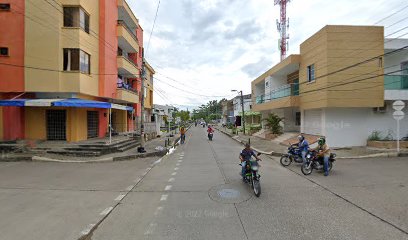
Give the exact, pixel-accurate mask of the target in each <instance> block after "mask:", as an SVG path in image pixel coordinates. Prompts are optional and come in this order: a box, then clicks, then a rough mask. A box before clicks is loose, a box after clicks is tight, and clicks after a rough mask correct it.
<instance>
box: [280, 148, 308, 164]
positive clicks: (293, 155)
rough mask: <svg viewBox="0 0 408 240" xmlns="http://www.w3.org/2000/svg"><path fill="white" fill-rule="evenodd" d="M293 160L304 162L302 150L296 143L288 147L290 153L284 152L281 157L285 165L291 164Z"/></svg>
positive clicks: (281, 161)
mask: <svg viewBox="0 0 408 240" xmlns="http://www.w3.org/2000/svg"><path fill="white" fill-rule="evenodd" d="M292 161H295V162H296V163H303V159H302V152H301V151H300V150H299V148H298V146H297V145H296V144H292V145H290V146H289V147H288V153H284V154H282V156H281V158H280V163H281V164H282V166H284V167H287V166H289V165H290V164H291V163H292Z"/></svg>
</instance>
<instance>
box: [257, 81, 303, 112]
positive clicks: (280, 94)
mask: <svg viewBox="0 0 408 240" xmlns="http://www.w3.org/2000/svg"><path fill="white" fill-rule="evenodd" d="M298 106H299V83H292V84H285V85H283V86H281V87H278V88H275V89H273V90H271V92H270V93H269V94H266V95H259V96H257V97H256V104H255V105H254V109H253V111H263V110H270V109H278V108H287V107H298Z"/></svg>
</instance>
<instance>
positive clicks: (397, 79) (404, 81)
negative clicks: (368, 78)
mask: <svg viewBox="0 0 408 240" xmlns="http://www.w3.org/2000/svg"><path fill="white" fill-rule="evenodd" d="M384 89H385V90H402V89H407V90H408V75H386V76H384Z"/></svg>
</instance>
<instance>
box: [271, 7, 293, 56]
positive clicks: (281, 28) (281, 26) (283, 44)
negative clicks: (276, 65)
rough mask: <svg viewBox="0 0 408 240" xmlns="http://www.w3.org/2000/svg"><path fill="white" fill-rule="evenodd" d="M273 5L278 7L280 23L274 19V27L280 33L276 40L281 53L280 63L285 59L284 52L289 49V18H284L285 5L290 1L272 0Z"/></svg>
mask: <svg viewBox="0 0 408 240" xmlns="http://www.w3.org/2000/svg"><path fill="white" fill-rule="evenodd" d="M274 1H275V5H280V21H279V20H278V19H276V27H277V28H278V32H279V33H280V39H279V40H278V48H279V50H280V53H281V61H283V59H285V58H286V51H287V50H288V49H289V41H288V40H289V34H287V31H288V29H289V18H286V4H287V3H288V2H290V0H274Z"/></svg>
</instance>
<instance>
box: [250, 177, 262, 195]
mask: <svg viewBox="0 0 408 240" xmlns="http://www.w3.org/2000/svg"><path fill="white" fill-rule="evenodd" d="M252 189H253V190H254V193H255V196H256V197H259V196H261V183H260V182H259V180H254V179H252Z"/></svg>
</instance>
